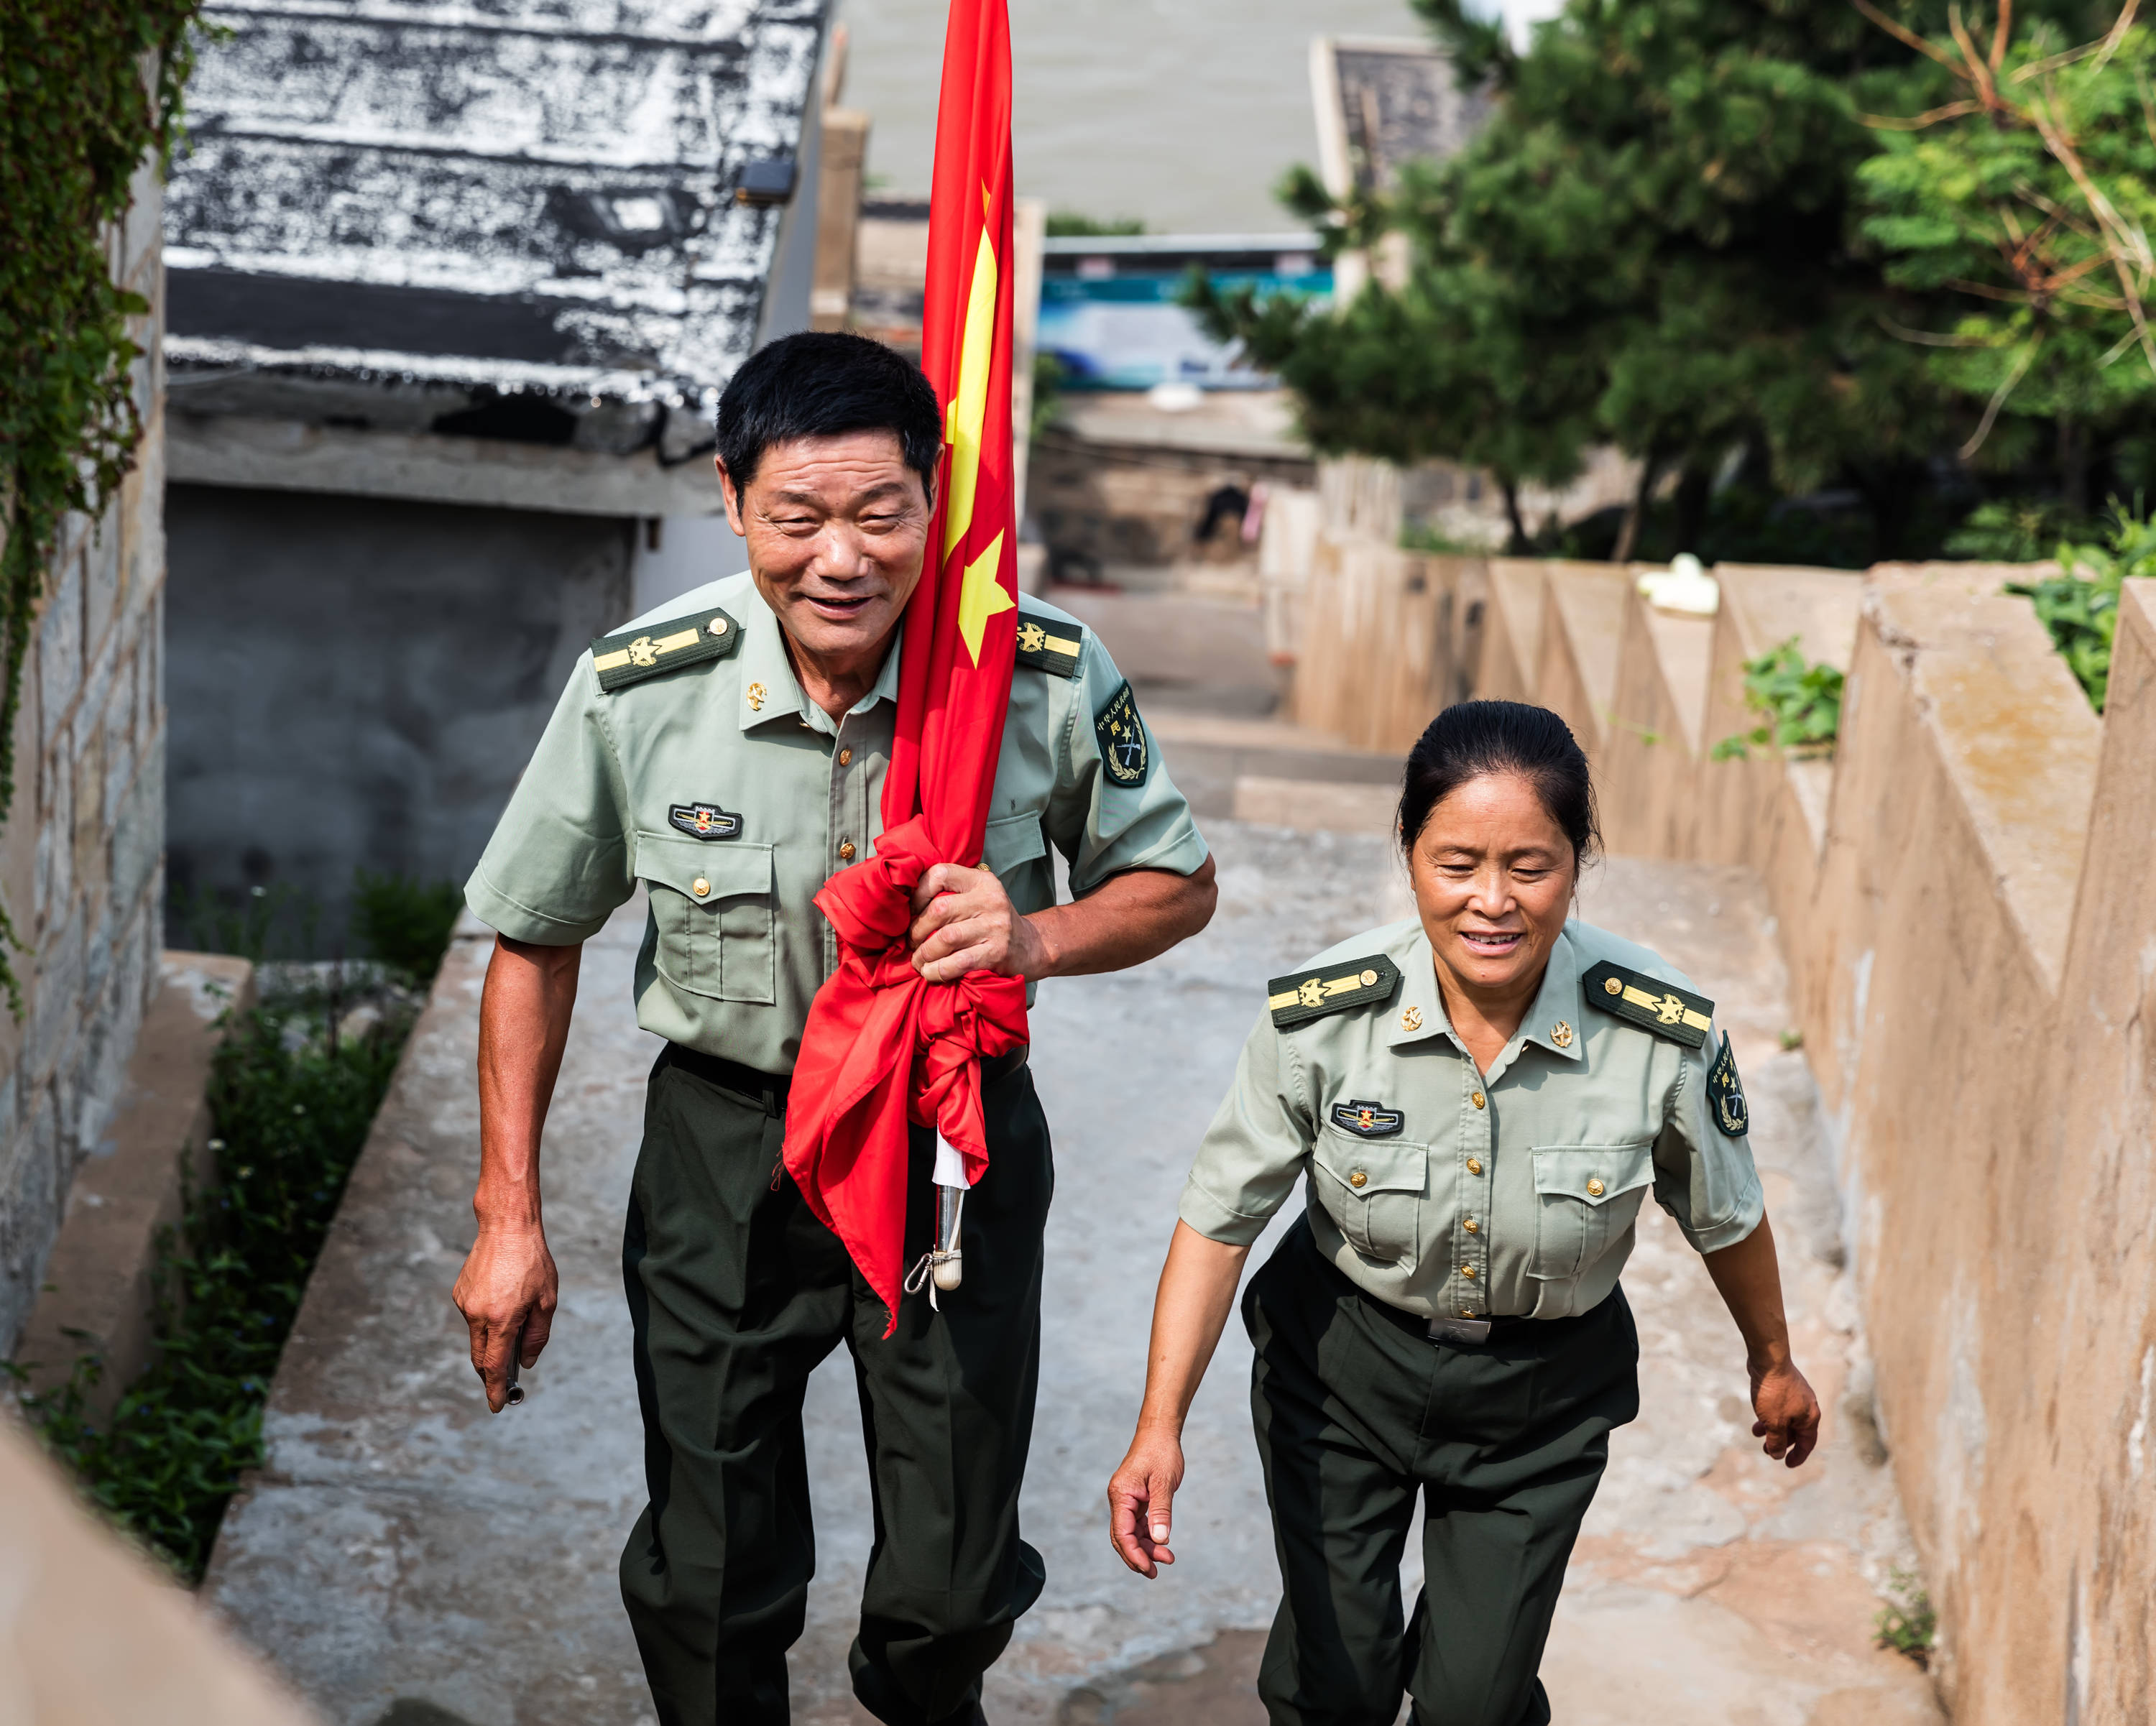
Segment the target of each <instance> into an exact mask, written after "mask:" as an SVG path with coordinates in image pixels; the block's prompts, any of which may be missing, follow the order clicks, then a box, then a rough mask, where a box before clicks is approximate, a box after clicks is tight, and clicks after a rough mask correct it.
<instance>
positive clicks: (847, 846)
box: [839, 839, 854, 863]
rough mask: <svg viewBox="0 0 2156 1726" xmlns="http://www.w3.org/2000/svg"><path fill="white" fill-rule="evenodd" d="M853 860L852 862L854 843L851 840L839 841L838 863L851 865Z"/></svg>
mask: <svg viewBox="0 0 2156 1726" xmlns="http://www.w3.org/2000/svg"><path fill="white" fill-rule="evenodd" d="M853 860H854V842H853V841H852V840H851V839H841V840H839V862H840V863H851V862H852V861H853Z"/></svg>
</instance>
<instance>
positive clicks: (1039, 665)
mask: <svg viewBox="0 0 2156 1726" xmlns="http://www.w3.org/2000/svg"><path fill="white" fill-rule="evenodd" d="M1085 645H1086V638H1085V635H1084V633H1082V632H1081V630H1080V628H1079V627H1078V625H1076V624H1075V623H1066V622H1064V621H1063V620H1062V619H1061V618H1060V617H1043V616H1042V615H1041V614H1040V613H1039V612H1029V611H1028V610H1026V608H1025V607H1024V606H1020V607H1019V609H1018V663H1019V664H1021V665H1030V666H1031V667H1032V668H1034V670H1035V671H1049V672H1053V673H1055V675H1056V676H1058V677H1075V676H1077V675H1078V653H1079V649H1080V648H1083V647H1084V646H1085Z"/></svg>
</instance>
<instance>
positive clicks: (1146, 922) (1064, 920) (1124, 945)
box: [1026, 858, 1220, 977]
mask: <svg viewBox="0 0 2156 1726" xmlns="http://www.w3.org/2000/svg"><path fill="white" fill-rule="evenodd" d="M1213 877H1214V868H1213V859H1212V858H1206V859H1205V861H1204V863H1200V864H1199V866H1198V868H1196V870H1195V871H1193V873H1190V874H1188V875H1178V874H1175V873H1173V872H1172V871H1170V870H1167V869H1131V870H1128V871H1127V872H1125V873H1122V874H1120V875H1111V876H1110V877H1109V878H1107V879H1106V881H1104V882H1102V883H1101V884H1100V886H1098V887H1097V888H1096V889H1094V890H1093V891H1092V892H1091V893H1089V894H1086V897H1085V898H1083V899H1075V900H1073V901H1072V902H1071V903H1070V904H1065V905H1052V906H1050V907H1049V908H1048V909H1046V910H1041V911H1034V912H1032V913H1030V914H1029V915H1028V917H1027V919H1026V921H1028V922H1029V923H1030V924H1033V926H1034V930H1035V932H1036V933H1037V934H1038V935H1039V937H1040V941H1041V945H1043V946H1044V947H1045V949H1046V950H1047V954H1048V959H1047V964H1046V965H1045V968H1040V969H1033V968H1029V970H1028V971H1027V972H1026V975H1027V976H1045V977H1082V976H1094V975H1096V974H1097V973H1099V972H1101V971H1124V970H1127V969H1128V968H1129V967H1130V966H1132V965H1142V964H1144V963H1145V961H1146V960H1148V959H1151V958H1153V957H1155V956H1156V955H1159V954H1162V953H1165V952H1166V951H1167V950H1168V949H1169V948H1170V947H1172V946H1173V945H1175V944H1176V943H1177V942H1178V941H1183V940H1189V938H1190V937H1191V936H1192V935H1196V934H1197V933H1198V931H1199V930H1201V929H1203V928H1204V927H1205V925H1206V924H1209V923H1210V922H1211V921H1212V920H1213V908H1214V905H1215V904H1218V903H1219V897H1220V893H1219V889H1218V888H1217V887H1216V886H1214V881H1213Z"/></svg>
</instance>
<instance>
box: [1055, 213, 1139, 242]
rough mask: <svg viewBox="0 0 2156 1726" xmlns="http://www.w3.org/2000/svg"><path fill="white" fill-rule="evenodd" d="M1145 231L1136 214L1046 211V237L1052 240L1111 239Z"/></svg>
mask: <svg viewBox="0 0 2156 1726" xmlns="http://www.w3.org/2000/svg"><path fill="white" fill-rule="evenodd" d="M1145 231H1146V225H1145V223H1143V222H1142V221H1140V220H1139V219H1138V218H1137V217H1136V216H1106V217H1101V216H1088V215H1086V213H1084V212H1083V211H1081V210H1050V212H1049V213H1048V237H1049V238H1050V239H1052V240H1057V239H1113V238H1119V237H1120V236H1122V235H1125V234H1133V233H1144V232H1145Z"/></svg>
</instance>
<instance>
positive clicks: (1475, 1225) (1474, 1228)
mask: <svg viewBox="0 0 2156 1726" xmlns="http://www.w3.org/2000/svg"><path fill="white" fill-rule="evenodd" d="M1466 1230H1467V1232H1468V1233H1469V1234H1471V1235H1475V1234H1480V1233H1481V1232H1482V1225H1481V1223H1479V1222H1476V1220H1475V1219H1474V1218H1473V1217H1469V1218H1468V1219H1467V1222H1466Z"/></svg>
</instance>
